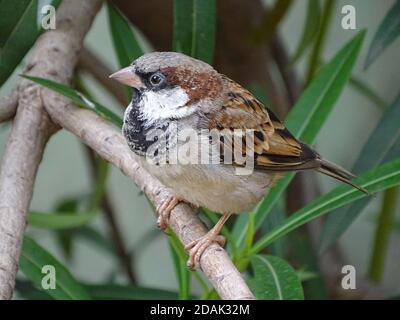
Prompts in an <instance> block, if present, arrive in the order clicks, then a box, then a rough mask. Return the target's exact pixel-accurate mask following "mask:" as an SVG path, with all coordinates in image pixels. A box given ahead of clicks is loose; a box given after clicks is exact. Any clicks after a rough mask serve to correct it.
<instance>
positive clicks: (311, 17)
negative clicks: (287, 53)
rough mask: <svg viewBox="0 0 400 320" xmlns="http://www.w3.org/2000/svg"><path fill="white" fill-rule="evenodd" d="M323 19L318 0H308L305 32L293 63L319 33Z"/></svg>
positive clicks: (292, 62)
mask: <svg viewBox="0 0 400 320" xmlns="http://www.w3.org/2000/svg"><path fill="white" fill-rule="evenodd" d="M320 19H321V10H320V6H319V1H318V0H308V4H307V16H306V18H305V24H304V28H303V32H302V35H301V38H300V42H299V43H298V45H297V49H296V51H295V54H294V55H293V58H292V59H291V64H294V63H295V62H296V61H297V60H298V59H299V58H300V57H301V56H302V55H303V53H304V51H305V50H306V49H307V48H308V47H309V46H310V45H311V43H312V42H313V40H314V39H315V36H316V35H317V34H318V30H319V23H320Z"/></svg>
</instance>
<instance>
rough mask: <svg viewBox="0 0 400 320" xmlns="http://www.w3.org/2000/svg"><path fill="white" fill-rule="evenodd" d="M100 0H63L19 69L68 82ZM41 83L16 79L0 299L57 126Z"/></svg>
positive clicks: (2, 196) (1, 208)
mask: <svg viewBox="0 0 400 320" xmlns="http://www.w3.org/2000/svg"><path fill="white" fill-rule="evenodd" d="M100 6H101V1H99V0H89V1H84V2H81V1H77V0H65V1H63V2H62V4H61V5H60V7H59V10H58V12H57V29H56V30H52V31H49V32H46V33H44V34H43V35H42V36H41V37H40V38H39V39H38V41H37V42H36V44H35V47H34V49H33V52H32V56H31V58H30V59H29V63H28V64H27V68H26V70H25V72H27V73H29V74H30V75H35V76H40V77H46V78H50V79H54V80H57V81H59V82H63V83H68V82H69V81H70V79H71V77H72V74H73V70H74V67H75V65H76V62H77V59H78V53H79V49H80V48H81V46H82V40H83V38H84V36H85V34H86V33H87V31H88V30H89V27H90V25H91V22H92V21H93V18H94V16H95V14H96V13H97V11H98V10H99V9H100ZM41 90H42V89H41V87H39V86H38V85H36V84H33V83H32V82H30V81H27V80H22V81H21V83H20V84H19V86H18V108H17V114H16V116H15V120H14V122H13V126H12V129H11V133H10V136H9V138H8V142H7V146H6V150H5V153H4V156H3V161H2V164H1V169H0V299H10V298H11V297H12V293H13V289H14V284H15V276H16V273H17V269H18V259H19V255H20V251H21V244H22V239H23V233H24V229H25V224H26V213H27V210H28V207H29V204H30V201H31V197H32V191H33V185H34V181H35V177H36V172H37V169H38V166H39V163H40V161H41V158H42V155H43V150H44V147H45V144H46V142H47V140H48V139H49V137H50V136H51V134H52V133H54V132H55V131H56V130H57V127H56V126H55V125H54V124H53V123H52V121H51V120H50V118H49V116H48V114H47V112H46V110H45V109H44V106H43V102H42V97H41V95H40V92H41Z"/></svg>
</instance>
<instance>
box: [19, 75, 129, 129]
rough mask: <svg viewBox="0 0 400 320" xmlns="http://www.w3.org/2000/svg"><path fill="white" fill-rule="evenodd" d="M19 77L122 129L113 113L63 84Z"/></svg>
mask: <svg viewBox="0 0 400 320" xmlns="http://www.w3.org/2000/svg"><path fill="white" fill-rule="evenodd" d="M21 77H23V78H26V79H29V80H31V81H33V82H35V83H37V84H40V85H41V86H43V87H46V88H48V89H50V90H53V91H55V92H57V93H59V94H61V95H63V96H64V97H67V98H69V99H70V100H71V101H72V102H73V103H75V104H76V105H77V106H79V107H82V108H84V109H88V110H91V111H94V112H95V113H96V114H97V115H99V116H100V117H102V118H103V119H105V120H107V121H109V122H111V123H113V124H114V125H116V126H117V127H119V128H121V127H122V119H121V118H120V117H119V116H117V115H116V114H115V113H114V112H112V111H111V110H109V109H108V108H106V107H104V106H102V105H101V104H99V103H97V102H95V101H93V100H91V99H89V98H87V97H86V96H85V95H83V94H82V93H80V92H79V91H76V90H74V89H72V88H70V87H68V86H66V85H64V84H61V83H58V82H55V81H52V80H48V79H44V78H40V77H32V76H27V75H21Z"/></svg>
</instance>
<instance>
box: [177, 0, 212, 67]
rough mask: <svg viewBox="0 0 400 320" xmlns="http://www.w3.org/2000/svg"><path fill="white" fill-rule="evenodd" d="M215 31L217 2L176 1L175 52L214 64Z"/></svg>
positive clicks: (197, 0)
mask: <svg viewBox="0 0 400 320" xmlns="http://www.w3.org/2000/svg"><path fill="white" fill-rule="evenodd" d="M215 30H216V1H215V0H174V36H173V49H174V51H179V52H182V53H185V54H187V55H190V56H192V57H194V58H196V59H200V60H203V61H205V62H207V63H209V64H212V62H213V58H214V46H215Z"/></svg>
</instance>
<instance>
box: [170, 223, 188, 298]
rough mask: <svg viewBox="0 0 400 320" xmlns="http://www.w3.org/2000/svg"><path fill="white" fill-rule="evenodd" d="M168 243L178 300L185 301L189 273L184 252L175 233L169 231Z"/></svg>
mask: <svg viewBox="0 0 400 320" xmlns="http://www.w3.org/2000/svg"><path fill="white" fill-rule="evenodd" d="M168 233H169V237H168V243H169V246H170V251H171V256H172V261H173V262H174V267H175V275H176V279H177V282H178V286H179V299H180V300H187V299H188V297H189V291H190V278H191V276H190V273H189V270H188V268H187V266H186V259H187V258H186V254H185V250H184V248H183V246H182V244H181V242H180V241H179V239H178V238H177V236H176V235H175V233H174V232H173V231H172V230H171V229H169V230H168Z"/></svg>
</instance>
